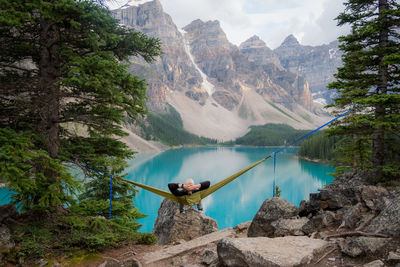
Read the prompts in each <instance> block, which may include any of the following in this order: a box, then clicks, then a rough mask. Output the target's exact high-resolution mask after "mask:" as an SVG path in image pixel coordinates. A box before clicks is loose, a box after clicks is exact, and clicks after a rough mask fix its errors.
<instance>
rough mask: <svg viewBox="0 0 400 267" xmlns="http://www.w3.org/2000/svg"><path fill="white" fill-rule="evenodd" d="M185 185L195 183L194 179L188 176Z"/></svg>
mask: <svg viewBox="0 0 400 267" xmlns="http://www.w3.org/2000/svg"><path fill="white" fill-rule="evenodd" d="M185 185H194V181H193V179H192V178H187V179H186V182H185Z"/></svg>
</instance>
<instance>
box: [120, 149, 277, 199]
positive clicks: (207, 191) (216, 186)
mask: <svg viewBox="0 0 400 267" xmlns="http://www.w3.org/2000/svg"><path fill="white" fill-rule="evenodd" d="M270 157H271V155H269V156H268V157H266V158H263V159H262V160H260V161H257V162H256V163H254V164H252V165H250V166H249V167H247V168H245V169H243V170H241V171H239V172H237V173H235V174H233V175H231V176H229V177H227V178H225V179H224V180H222V181H220V182H218V183H216V184H214V185H212V186H210V187H209V188H207V189H204V190H201V191H198V192H195V193H193V194H191V195H185V196H175V195H173V194H171V193H170V192H167V191H164V190H161V189H158V188H155V187H152V186H148V185H145V184H141V183H137V182H134V181H130V180H126V179H123V178H121V177H115V178H117V179H120V180H122V181H125V182H127V183H130V184H133V185H136V186H139V187H141V188H143V189H145V190H147V191H150V192H153V193H154V194H157V195H160V196H162V197H165V198H168V199H170V200H172V201H175V202H178V203H180V204H184V205H189V206H193V205H196V204H199V203H200V201H201V200H202V199H203V198H205V197H207V196H208V195H210V194H212V193H214V192H215V191H217V190H218V189H220V188H221V187H223V186H224V185H226V184H228V183H230V182H232V181H233V180H235V179H236V178H238V177H239V176H240V175H242V174H243V173H245V172H247V171H248V170H250V169H252V168H254V167H255V166H257V165H258V164H260V163H261V162H263V161H264V160H266V159H268V158H270Z"/></svg>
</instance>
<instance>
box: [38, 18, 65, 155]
mask: <svg viewBox="0 0 400 267" xmlns="http://www.w3.org/2000/svg"><path fill="white" fill-rule="evenodd" d="M59 54H60V32H59V28H58V26H57V24H56V23H54V22H53V21H51V20H44V21H42V23H41V29H40V61H39V70H40V86H39V92H38V95H37V97H38V104H39V106H38V109H39V115H40V119H39V123H38V128H39V132H40V134H41V135H42V136H43V137H44V142H45V148H46V150H47V152H48V153H49V154H50V156H52V157H56V156H57V154H58V150H59V147H60V138H59V127H58V126H59V125H58V120H59V107H60V86H59V85H57V84H56V82H57V81H58V79H59V77H60V70H61V63H60V58H59Z"/></svg>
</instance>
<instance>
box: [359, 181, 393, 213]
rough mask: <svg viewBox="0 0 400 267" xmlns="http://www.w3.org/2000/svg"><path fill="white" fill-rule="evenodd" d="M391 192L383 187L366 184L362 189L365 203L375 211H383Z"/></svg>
mask: <svg viewBox="0 0 400 267" xmlns="http://www.w3.org/2000/svg"><path fill="white" fill-rule="evenodd" d="M388 195H389V192H388V191H387V190H386V189H385V188H383V187H377V186H366V187H364V188H363V189H362V191H361V198H362V200H363V201H364V203H365V205H366V206H367V207H368V208H370V209H371V210H374V211H381V210H382V209H383V208H384V207H385V206H386V205H387V203H388V201H389V200H388V199H387V196H388Z"/></svg>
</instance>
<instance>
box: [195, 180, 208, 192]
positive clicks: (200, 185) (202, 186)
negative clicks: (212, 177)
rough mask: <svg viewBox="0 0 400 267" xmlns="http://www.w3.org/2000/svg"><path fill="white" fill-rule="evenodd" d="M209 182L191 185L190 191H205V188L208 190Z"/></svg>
mask: <svg viewBox="0 0 400 267" xmlns="http://www.w3.org/2000/svg"><path fill="white" fill-rule="evenodd" d="M210 184H211V183H210V181H204V182H201V183H199V184H197V185H193V186H192V188H193V189H192V190H196V191H200V190H204V189H207V188H209V187H210Z"/></svg>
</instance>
